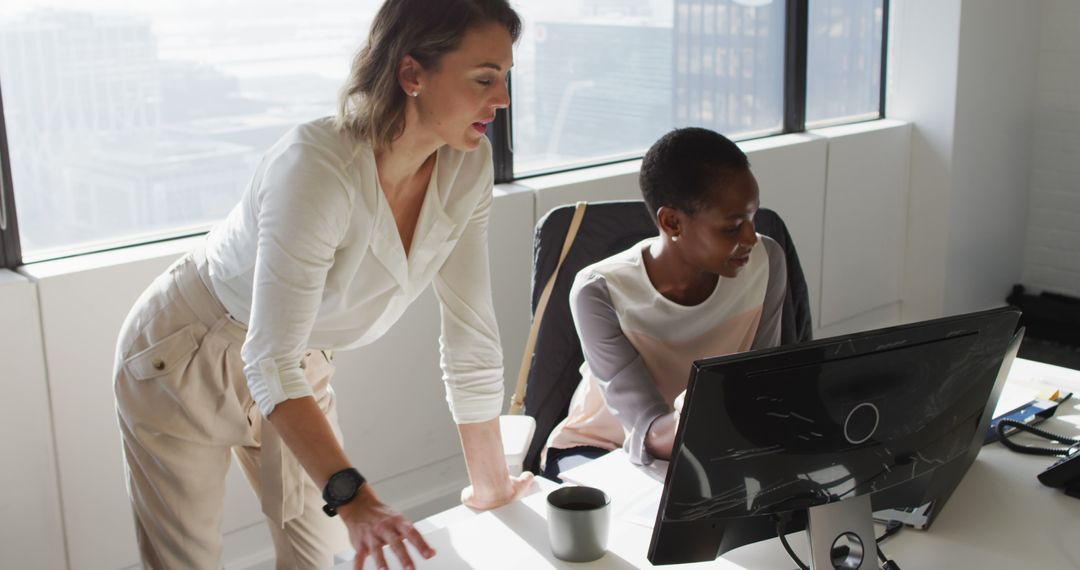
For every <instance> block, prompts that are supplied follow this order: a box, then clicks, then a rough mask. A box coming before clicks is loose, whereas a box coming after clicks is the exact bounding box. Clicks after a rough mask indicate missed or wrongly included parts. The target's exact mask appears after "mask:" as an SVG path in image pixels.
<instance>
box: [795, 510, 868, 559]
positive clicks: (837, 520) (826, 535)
mask: <svg viewBox="0 0 1080 570" xmlns="http://www.w3.org/2000/svg"><path fill="white" fill-rule="evenodd" d="M806 533H807V534H808V535H809V538H810V568H811V569H812V570H835V569H841V570H871V569H872V570H877V568H878V566H877V542H876V541H875V537H874V520H873V513H872V512H871V509H870V495H860V496H858V497H852V498H850V499H845V500H843V501H837V502H835V503H827V504H824V505H821V506H818V507H811V508H810V509H808V517H807V523H806Z"/></svg>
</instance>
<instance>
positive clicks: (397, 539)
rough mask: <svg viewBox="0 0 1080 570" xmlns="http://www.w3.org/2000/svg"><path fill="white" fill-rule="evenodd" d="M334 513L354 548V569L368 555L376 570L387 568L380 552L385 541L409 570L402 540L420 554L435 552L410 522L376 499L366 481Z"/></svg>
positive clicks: (433, 554)
mask: <svg viewBox="0 0 1080 570" xmlns="http://www.w3.org/2000/svg"><path fill="white" fill-rule="evenodd" d="M338 514H339V515H340V516H341V518H342V520H343V521H344V522H345V526H346V527H348V529H349V540H351V541H352V545H353V548H355V549H356V558H355V560H354V562H353V568H355V570H361V569H362V568H363V567H364V561H365V560H366V559H367V557H369V556H370V557H371V558H372V559H373V560H374V561H375V567H376V568H378V569H379V570H385V569H386V568H389V566H387V564H386V556H385V555H384V554H383V546H385V545H389V546H390V550H392V551H393V552H394V555H395V556H397V559H398V560H399V561H400V562H401V566H402V568H405V569H406V570H412V568H414V567H415V565H414V564H413V561H412V557H410V556H409V552H408V550H406V548H405V541H408V542H410V543H411V544H412V546H413V548H414V549H416V551H417V552H419V553H420V555H421V556H423V557H424V558H431V557H432V556H435V549H433V548H431V547H430V546H428V543H427V541H425V540H424V537H422V536H420V533H419V532H417V531H416V529H415V528H414V527H413V525H412V523H411V522H410V521H409V520H408V519H406V518H405V516H404V515H402V514H401V513H399V512H397V511H395V510H394V509H392V508H390V507H388V506H386V505H385V504H383V503H382V502H381V501H379V499H378V497H376V496H375V492H374V491H372V490H371V485H369V484H365V485H363V486H361V487H360V490H359V491H358V492H357V495H356V498H355V499H353V500H352V501H350V502H349V503H348V504H346V505H342V506H341V507H339V508H338Z"/></svg>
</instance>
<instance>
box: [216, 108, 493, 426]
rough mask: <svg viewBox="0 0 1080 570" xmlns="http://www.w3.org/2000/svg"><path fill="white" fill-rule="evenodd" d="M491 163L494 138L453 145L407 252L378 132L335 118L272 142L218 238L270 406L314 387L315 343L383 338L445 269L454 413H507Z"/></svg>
mask: <svg viewBox="0 0 1080 570" xmlns="http://www.w3.org/2000/svg"><path fill="white" fill-rule="evenodd" d="M492 176H493V171H492V162H491V146H490V145H489V144H488V142H487V141H486V140H485V139H482V143H481V146H480V148H479V149H477V150H475V151H473V152H461V151H457V150H454V149H452V148H450V147H448V146H444V147H442V148H440V149H439V150H438V153H437V155H436V164H435V168H434V170H433V173H432V176H431V182H430V183H429V185H428V188H427V194H426V195H425V197H424V202H423V205H422V207H421V210H420V217H419V219H418V221H417V226H416V230H415V234H414V237H413V241H412V246H411V249H410V251H409V252H408V255H407V256H406V252H405V250H404V247H403V245H402V242H401V238H400V236H399V234H398V230H397V224H396V223H395V221H394V216H393V213H392V212H391V210H390V207H389V204H388V203H387V201H386V197H385V195H384V194H383V192H382V189H381V188H380V185H379V180H378V176H377V174H376V170H375V156H374V153H373V151H372V148H371V146H370V145H368V144H366V143H356V142H354V141H352V140H351V139H350V138H349V137H348V136H347V135H345V134H343V133H340V132H338V131H337V130H336V129H335V128H334V127H333V122H332V119H330V118H324V119H319V120H316V121H312V122H310V123H306V124H302V125H299V126H298V127H296V128H294V129H292V130H291V131H289V132H288V133H286V134H285V136H283V137H282V138H281V140H279V141H278V142H277V143H276V144H275V145H274V146H273V147H272V148H271V149H270V150H269V151H267V153H266V154H265V155H264V157H263V159H262V162H261V163H260V164H259V166H258V168H257V170H256V171H255V174H254V176H253V178H252V181H251V184H250V186H249V187H248V189H247V190H246V191H245V192H244V195H243V197H242V198H241V200H240V203H239V204H238V205H237V206H236V207H235V208H233V210H232V212H230V214H229V216H228V217H227V218H226V219H225V220H223V221H222V222H221V223H220V224H218V225H217V226H216V227H215V228H214V229H213V230H212V231H211V232H210V234H209V236H208V241H207V249H206V257H207V260H208V262H209V268H210V277H211V282H212V284H213V286H214V290H215V293H216V294H217V295H218V298H219V299H220V300H221V302H222V304H223V305H225V308H226V310H227V311H228V312H229V313H230V315H231V316H232V317H233V318H235V319H237V320H239V321H241V322H242V323H244V324H246V325H247V339H246V342H245V343H244V346H243V349H242V350H241V355H242V357H243V359H244V363H245V364H244V373H245V375H246V376H247V383H248V387H249V389H250V390H251V395H252V397H253V398H254V399H255V402H256V403H257V404H258V406H259V409H260V411H262V413H263V414H264V415H269V414H270V412H271V411H272V410H273V409H274V406H276V405H277V404H278V403H280V402H282V401H284V400H286V399H289V398H299V397H303V396H307V395H311V393H312V392H311V388H310V386H308V384H307V382H306V381H305V380H304V375H303V371H301V370H300V360H301V358H302V357H303V354H304V352H305V351H306V350H307V349H309V348H314V349H333V350H337V349H347V348H355V347H359V346H363V345H365V344H368V343H371V342H373V341H374V340H375V339H377V338H379V337H380V336H382V335H383V333H385V332H386V331H387V329H389V328H390V326H391V325H393V324H394V322H396V321H397V320H398V318H399V317H401V315H402V313H403V312H404V311H405V309H406V307H408V306H409V304H410V303H412V301H413V300H414V299H416V297H417V296H419V295H420V293H422V292H423V291H424V289H426V288H427V286H428V284H429V283H431V282H432V281H434V283H435V293H436V296H437V297H438V299H439V303H440V309H441V311H440V312H441V314H442V330H441V336H440V342H439V346H440V350H441V356H442V357H441V359H440V363H441V366H442V370H443V381H444V382H445V384H446V392H447V402H448V403H449V405H450V411H451V413H452V414H453V417H454V420H455V421H456V422H458V423H470V422H481V421H485V420H488V419H491V418H494V417H496V416H497V415H498V414H499V412H500V410H501V407H502V400H503V378H502V348H501V346H500V344H499V332H498V328H497V325H496V322H495V311H494V306H493V305H492V298H491V279H490V269H489V266H488V248H487V226H488V215H489V214H490V212H491V204H492V185H493V178H492Z"/></svg>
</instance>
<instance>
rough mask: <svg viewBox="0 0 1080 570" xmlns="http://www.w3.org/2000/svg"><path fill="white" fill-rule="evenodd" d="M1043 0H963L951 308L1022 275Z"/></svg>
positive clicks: (995, 296) (1002, 289)
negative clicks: (964, 0) (1016, 0)
mask: <svg viewBox="0 0 1080 570" xmlns="http://www.w3.org/2000/svg"><path fill="white" fill-rule="evenodd" d="M1073 4H1074V5H1075V4H1076V2H1075V0H1074V2H1073ZM1041 5H1042V2H1041V1H1040V0H1028V1H1025V2H1015V1H1013V0H968V1H966V2H964V4H963V10H962V12H961V19H960V54H959V61H958V64H957V65H958V76H959V78H958V80H957V101H958V104H957V106H956V135H955V136H956V138H955V141H954V150H953V163H952V169H953V177H954V178H953V183H954V186H953V192H952V194H951V196H950V200H949V202H950V204H949V228H950V234H949V241H948V245H947V248H946V250H947V256H948V257H947V261H946V263H947V274H948V279H947V281H946V285H945V313H946V314H955V313H964V312H969V311H975V310H978V309H984V308H987V307H991V306H997V305H1002V304H1004V303H1005V297H1006V295H1008V294H1009V290H1010V288H1011V287H1012V286H1013V285H1014V284H1016V283H1020V281H1021V280H1022V273H1023V255H1024V235H1025V233H1026V228H1027V220H1026V216H1025V215H1024V214H1025V212H1027V202H1028V200H1027V197H1028V181H1029V175H1030V171H1031V150H1030V149H1031V138H1032V136H1031V135H1032V116H1033V115H1032V109H1033V108H1034V97H1035V89H1034V86H1035V69H1036V66H1037V59H1038V48H1039V24H1040V21H1041V10H1040V7H1041ZM1076 31H1077V32H1080V29H1077V30H1076ZM1077 45H1080V44H1077ZM1073 65H1074V66H1078V67H1080V64H1077V62H1076V60H1074V61H1073ZM1077 125H1080V122H1078V123H1077ZM1077 156H1078V155H1075V154H1074V156H1073V161H1072V162H1073V163H1075V159H1076V158H1077ZM1074 219H1075V218H1074ZM1075 228H1076V227H1075V226H1074V229H1075ZM1077 251H1080V250H1077Z"/></svg>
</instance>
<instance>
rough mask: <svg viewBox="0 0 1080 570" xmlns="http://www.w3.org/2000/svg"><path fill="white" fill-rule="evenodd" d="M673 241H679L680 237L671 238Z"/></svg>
mask: <svg viewBox="0 0 1080 570" xmlns="http://www.w3.org/2000/svg"><path fill="white" fill-rule="evenodd" d="M671 241H679V236H671Z"/></svg>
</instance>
